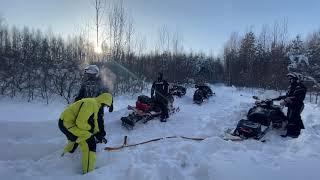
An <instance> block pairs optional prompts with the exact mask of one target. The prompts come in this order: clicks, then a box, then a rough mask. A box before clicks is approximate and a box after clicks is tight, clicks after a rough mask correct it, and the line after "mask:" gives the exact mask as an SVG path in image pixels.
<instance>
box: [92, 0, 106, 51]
mask: <svg viewBox="0 0 320 180" xmlns="http://www.w3.org/2000/svg"><path fill="white" fill-rule="evenodd" d="M93 5H94V8H95V27H96V38H97V39H96V43H97V44H96V46H97V47H96V48H99V47H100V44H99V28H100V26H101V20H102V18H103V14H104V10H105V5H106V0H93Z"/></svg>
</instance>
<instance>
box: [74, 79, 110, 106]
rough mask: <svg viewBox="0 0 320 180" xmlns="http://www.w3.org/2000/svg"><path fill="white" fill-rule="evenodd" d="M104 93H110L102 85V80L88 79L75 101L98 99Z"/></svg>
mask: <svg viewBox="0 0 320 180" xmlns="http://www.w3.org/2000/svg"><path fill="white" fill-rule="evenodd" d="M104 92H109V90H108V88H107V87H105V86H104V85H103V84H102V82H101V79H100V78H93V77H88V78H86V79H85V80H84V81H83V83H82V85H81V88H80V90H79V93H78V95H77V97H76V98H75V101H78V100H80V99H82V98H92V97H97V96H99V95H100V94H101V93H104Z"/></svg>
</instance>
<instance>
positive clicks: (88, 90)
mask: <svg viewBox="0 0 320 180" xmlns="http://www.w3.org/2000/svg"><path fill="white" fill-rule="evenodd" d="M99 72H100V70H99V68H98V66H97V65H88V66H87V67H86V68H85V69H84V81H83V83H82V85H81V88H80V90H79V93H78V95H77V96H76V98H75V101H78V100H80V99H82V98H88V97H97V96H98V95H100V94H101V93H102V92H109V90H108V88H107V87H105V86H104V85H103V83H102V80H101V78H100V73H99ZM109 111H110V112H112V111H113V106H111V107H110V109H109Z"/></svg>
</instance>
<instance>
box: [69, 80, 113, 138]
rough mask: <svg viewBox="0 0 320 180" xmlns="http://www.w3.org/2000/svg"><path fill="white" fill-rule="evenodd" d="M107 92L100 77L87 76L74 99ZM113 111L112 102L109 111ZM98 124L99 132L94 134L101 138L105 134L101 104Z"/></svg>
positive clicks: (77, 99)
mask: <svg viewBox="0 0 320 180" xmlns="http://www.w3.org/2000/svg"><path fill="white" fill-rule="evenodd" d="M105 92H109V90H108V88H107V87H105V86H104V85H103V84H102V81H101V79H100V78H94V77H87V78H86V79H85V80H84V81H83V83H82V85H81V88H80V90H79V93H78V95H77V97H76V98H75V101H79V100H81V99H83V98H93V97H97V96H99V95H100V94H102V93H105ZM112 111H113V103H112V104H111V106H110V107H109V112H112ZM98 126H99V129H100V132H99V133H97V134H96V138H97V139H99V140H101V139H102V138H104V137H105V136H106V132H105V130H104V110H103V107H102V106H101V107H100V109H99V112H98Z"/></svg>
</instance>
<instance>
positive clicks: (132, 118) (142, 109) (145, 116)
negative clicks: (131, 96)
mask: <svg viewBox="0 0 320 180" xmlns="http://www.w3.org/2000/svg"><path fill="white" fill-rule="evenodd" d="M168 98H169V104H168V109H169V114H173V113H175V112H178V111H179V108H175V107H173V101H174V98H173V96H169V97H168ZM128 110H131V111H132V112H131V113H130V114H129V115H128V116H125V117H121V121H122V126H124V127H125V128H127V129H128V130H131V129H133V127H134V126H135V125H136V123H137V122H139V121H140V122H142V123H147V122H148V121H150V120H152V119H154V118H156V117H160V115H161V109H160V107H158V106H157V105H156V104H155V103H154V100H153V99H152V98H150V97H148V96H145V95H140V96H138V100H137V101H136V106H135V107H133V106H130V105H129V106H128Z"/></svg>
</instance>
